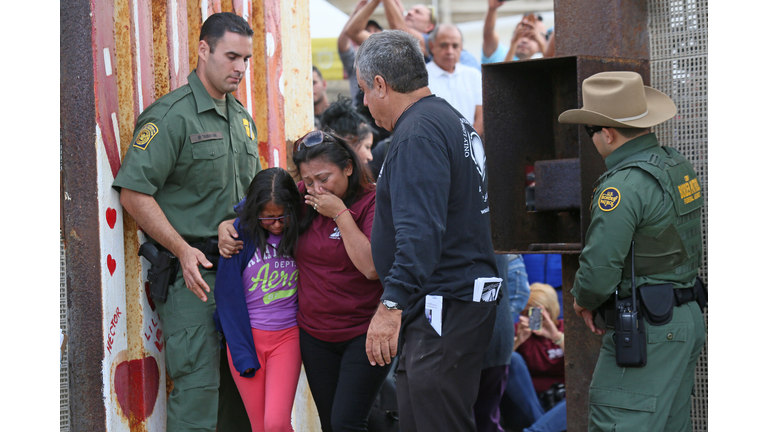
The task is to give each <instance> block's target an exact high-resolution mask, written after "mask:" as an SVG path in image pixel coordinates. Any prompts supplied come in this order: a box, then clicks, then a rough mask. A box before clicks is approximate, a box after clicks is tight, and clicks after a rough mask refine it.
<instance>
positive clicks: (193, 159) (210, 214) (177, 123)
mask: <svg viewBox="0 0 768 432" xmlns="http://www.w3.org/2000/svg"><path fill="white" fill-rule="evenodd" d="M187 81H188V84H186V85H184V86H182V87H179V88H178V89H176V90H174V91H172V92H170V93H168V94H167V95H165V96H163V97H161V98H160V99H158V100H157V101H155V103H153V104H152V105H150V106H149V107H147V109H146V110H144V112H143V113H141V115H140V116H139V119H138V121H137V122H136V129H134V136H133V145H132V146H131V147H130V148H129V149H128V152H127V153H126V155H125V159H124V160H123V164H122V166H121V168H120V171H119V172H118V173H117V178H115V182H114V183H113V184H112V187H113V188H115V190H117V191H118V192H119V191H120V189H121V188H127V189H131V190H134V191H137V192H142V193H145V194H147V195H152V196H153V197H154V198H155V200H156V201H157V203H158V204H159V206H160V208H161V209H162V210H163V213H165V216H166V217H167V218H168V221H169V222H170V223H171V225H172V226H173V228H174V229H175V230H176V231H177V232H178V233H179V234H180V235H181V236H182V237H183V238H184V239H185V240H186V241H187V242H190V243H192V242H198V241H202V240H204V239H205V238H207V237H210V236H214V235H216V234H217V229H218V225H219V223H221V222H222V221H223V220H226V219H232V218H234V217H235V212H234V210H233V206H234V205H235V204H237V203H238V202H239V201H240V200H241V199H242V198H243V197H245V193H246V190H247V188H248V186H249V185H250V183H251V180H252V179H253V177H254V176H255V175H256V173H257V172H259V170H260V169H261V164H260V162H259V151H258V141H257V140H256V127H255V126H254V123H253V119H252V118H251V116H250V115H249V114H248V111H247V110H246V109H245V108H244V107H243V106H242V105H241V104H240V102H238V101H237V99H235V98H234V97H233V96H232V95H231V94H227V95H226V100H227V111H228V115H229V120H227V118H226V116H225V114H224V113H221V111H220V110H219V109H217V108H216V105H215V103H214V100H213V98H211V96H210V94H209V93H208V91H207V90H206V89H205V87H204V86H203V83H202V82H201V81H200V78H198V76H197V73H196V72H195V71H192V72H191V73H190V74H189V76H188V77H187Z"/></svg>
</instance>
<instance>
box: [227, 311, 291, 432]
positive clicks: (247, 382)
mask: <svg viewBox="0 0 768 432" xmlns="http://www.w3.org/2000/svg"><path fill="white" fill-rule="evenodd" d="M251 330H252V331H253V342H254V343H255V345H256V355H257V357H258V358H259V363H260V364H261V368H260V369H259V370H257V371H256V375H255V376H253V377H251V378H245V377H242V376H240V373H239V372H237V370H235V367H234V365H233V364H232V354H231V353H230V352H229V347H227V358H228V359H229V369H230V370H231V371H232V378H234V380H235V384H236V385H237V389H238V391H240V396H241V397H242V398H243V404H245V410H246V411H247V412H248V418H249V419H250V420H251V428H252V429H253V431H254V432H283V431H293V428H292V427H291V410H292V409H293V400H294V397H295V396H296V385H297V384H298V382H299V373H300V372H301V351H300V349H299V327H298V326H294V327H291V328H289V329H285V330H279V331H265V330H257V329H251Z"/></svg>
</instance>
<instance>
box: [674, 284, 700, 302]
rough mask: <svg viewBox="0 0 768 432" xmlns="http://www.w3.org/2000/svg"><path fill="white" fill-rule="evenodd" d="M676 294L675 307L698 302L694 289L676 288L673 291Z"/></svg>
mask: <svg viewBox="0 0 768 432" xmlns="http://www.w3.org/2000/svg"><path fill="white" fill-rule="evenodd" d="M672 292H673V293H675V306H680V305H684V304H686V303H688V302H692V301H694V300H696V295H695V291H694V290H693V287H690V288H676V289H674V290H672Z"/></svg>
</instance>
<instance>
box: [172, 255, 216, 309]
mask: <svg viewBox="0 0 768 432" xmlns="http://www.w3.org/2000/svg"><path fill="white" fill-rule="evenodd" d="M178 258H179V266H180V267H181V272H182V274H183V275H184V282H185V283H186V284H187V288H189V290H190V291H192V292H193V293H194V294H195V295H196V296H198V297H200V300H202V301H208V296H206V295H205V293H206V292H211V288H210V287H208V284H207V283H205V280H204V279H203V276H202V275H200V270H199V269H198V267H197V266H200V265H201V266H203V267H205V268H211V267H212V266H213V264H211V262H210V261H208V259H207V258H206V257H205V254H204V253H203V252H202V251H200V250H199V249H196V248H193V247H192V246H187V247H186V248H185V249H184V251H183V252H182V253H181V254H180V255H179V257H178ZM203 290H205V292H203Z"/></svg>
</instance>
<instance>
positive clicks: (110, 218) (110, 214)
mask: <svg viewBox="0 0 768 432" xmlns="http://www.w3.org/2000/svg"><path fill="white" fill-rule="evenodd" d="M115 222H117V210H115V209H113V208H112V207H107V225H109V227H110V228H115Z"/></svg>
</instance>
